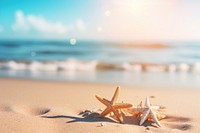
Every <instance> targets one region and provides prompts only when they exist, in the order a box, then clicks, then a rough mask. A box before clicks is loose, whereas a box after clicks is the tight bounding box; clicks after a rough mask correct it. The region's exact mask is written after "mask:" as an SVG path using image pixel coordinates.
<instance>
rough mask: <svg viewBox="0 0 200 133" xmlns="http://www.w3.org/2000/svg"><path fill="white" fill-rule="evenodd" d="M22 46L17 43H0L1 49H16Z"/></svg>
mask: <svg viewBox="0 0 200 133" xmlns="http://www.w3.org/2000/svg"><path fill="white" fill-rule="evenodd" d="M19 46H20V45H19V44H17V43H2V44H1V43H0V47H8V48H15V47H19Z"/></svg>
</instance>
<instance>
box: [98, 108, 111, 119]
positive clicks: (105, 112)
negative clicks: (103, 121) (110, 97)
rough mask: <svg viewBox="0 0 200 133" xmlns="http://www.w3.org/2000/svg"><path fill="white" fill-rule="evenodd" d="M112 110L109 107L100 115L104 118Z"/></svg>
mask: <svg viewBox="0 0 200 133" xmlns="http://www.w3.org/2000/svg"><path fill="white" fill-rule="evenodd" d="M110 112H111V109H110V108H109V107H108V108H106V109H105V110H104V111H103V112H102V113H101V114H100V115H99V117H100V118H102V117H104V116H106V115H107V114H109V113H110Z"/></svg>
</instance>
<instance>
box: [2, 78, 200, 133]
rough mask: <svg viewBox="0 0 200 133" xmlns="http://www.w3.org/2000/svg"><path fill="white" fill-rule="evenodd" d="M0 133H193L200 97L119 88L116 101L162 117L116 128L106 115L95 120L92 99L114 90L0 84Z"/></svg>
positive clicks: (5, 81)
mask: <svg viewBox="0 0 200 133" xmlns="http://www.w3.org/2000/svg"><path fill="white" fill-rule="evenodd" d="M0 84H1V87H0V132H6V133H13V132H14V133H22V132H24V133H25V132H29V133H44V132H48V133H58V132H60V133H66V132H73V133H93V132H95V133H105V132H119V133H121V132H127V133H129V132H130V133H132V132H137V133H150V132H156V133H163V132H167V133H168V132H169V133H182V132H183V133H185V132H191V133H197V132H199V130H200V126H199V123H200V115H199V112H200V110H199V109H200V97H199V94H200V92H199V90H197V89H196V90H195V89H192V90H190V89H182V90H180V89H165V88H163V89H153V88H148V89H146V88H145V89H143V88H134V87H131V86H121V94H120V97H119V101H123V102H126V103H131V104H133V106H136V105H137V104H139V103H140V101H141V100H142V101H144V100H145V98H146V97H151V98H150V100H151V104H153V105H159V106H161V107H162V110H161V113H162V114H165V115H166V116H167V117H166V118H165V119H163V120H161V121H160V123H161V124H162V127H157V125H156V124H155V123H152V122H145V124H144V125H142V126H139V125H138V124H139V121H138V120H137V119H135V118H133V117H132V116H123V118H124V124H120V123H119V122H117V121H116V120H115V119H113V118H112V117H110V116H109V115H108V116H106V117H105V118H98V115H99V114H98V112H101V111H97V110H98V109H104V108H105V106H104V105H103V104H101V103H100V102H99V101H98V100H97V99H96V98H95V95H97V94H98V95H100V96H101V97H104V98H106V99H109V100H110V99H111V98H112V95H113V93H114V91H115V89H116V86H117V84H116V85H114V84H113V85H110V84H95V83H74V82H50V81H38V80H24V79H7V78H1V79H0Z"/></svg>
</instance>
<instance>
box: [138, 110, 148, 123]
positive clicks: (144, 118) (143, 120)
mask: <svg viewBox="0 0 200 133" xmlns="http://www.w3.org/2000/svg"><path fill="white" fill-rule="evenodd" d="M149 113H150V109H146V110H145V111H144V112H143V114H142V118H141V120H140V125H142V124H143V123H144V122H145V121H146V119H147V117H148V115H149Z"/></svg>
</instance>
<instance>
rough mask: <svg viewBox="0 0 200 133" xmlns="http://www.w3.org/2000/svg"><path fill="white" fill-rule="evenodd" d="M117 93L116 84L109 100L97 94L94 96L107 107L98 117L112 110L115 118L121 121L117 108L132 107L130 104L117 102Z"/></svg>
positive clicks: (118, 88) (118, 91) (118, 90)
mask: <svg viewBox="0 0 200 133" xmlns="http://www.w3.org/2000/svg"><path fill="white" fill-rule="evenodd" d="M119 93H120V87H119V86H118V87H117V89H116V91H115V93H114V96H113V98H112V100H111V101H109V100H107V99H105V98H101V97H99V96H96V98H97V99H98V100H99V101H100V102H101V103H103V104H104V105H106V106H107V108H106V109H105V110H104V111H103V112H102V113H101V114H100V116H99V117H100V118H102V117H105V116H106V115H107V114H109V113H111V112H113V113H114V115H115V116H116V118H117V120H118V121H119V122H120V123H123V117H122V116H121V115H120V113H119V110H120V109H124V108H130V107H132V104H128V103H117V100H118V97H119Z"/></svg>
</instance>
